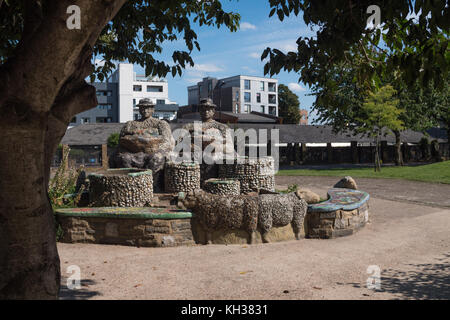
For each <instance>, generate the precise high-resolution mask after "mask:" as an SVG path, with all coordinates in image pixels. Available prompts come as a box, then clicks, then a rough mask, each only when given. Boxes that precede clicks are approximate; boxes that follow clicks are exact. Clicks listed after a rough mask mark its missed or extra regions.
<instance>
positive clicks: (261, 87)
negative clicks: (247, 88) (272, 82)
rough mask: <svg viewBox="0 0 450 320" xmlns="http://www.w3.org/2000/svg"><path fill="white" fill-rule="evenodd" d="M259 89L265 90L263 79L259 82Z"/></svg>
mask: <svg viewBox="0 0 450 320" xmlns="http://www.w3.org/2000/svg"><path fill="white" fill-rule="evenodd" d="M259 90H261V91H264V90H265V86H264V81H261V82H260V83H259Z"/></svg>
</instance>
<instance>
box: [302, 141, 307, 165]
mask: <svg viewBox="0 0 450 320" xmlns="http://www.w3.org/2000/svg"><path fill="white" fill-rule="evenodd" d="M301 151H302V162H303V164H305V163H306V162H307V161H308V154H307V152H308V149H307V148H306V143H302V144H301Z"/></svg>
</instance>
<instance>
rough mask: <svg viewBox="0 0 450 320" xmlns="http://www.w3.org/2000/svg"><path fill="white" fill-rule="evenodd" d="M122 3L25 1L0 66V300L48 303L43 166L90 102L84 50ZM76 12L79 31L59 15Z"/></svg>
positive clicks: (50, 253) (48, 217) (51, 291)
mask: <svg viewBox="0 0 450 320" xmlns="http://www.w3.org/2000/svg"><path fill="white" fill-rule="evenodd" d="M125 1H126V0H101V1H100V0H70V1H69V0H58V1H55V2H51V4H48V6H49V8H47V10H45V13H46V16H44V17H39V15H36V14H33V8H32V6H33V5H34V1H29V2H28V1H27V2H25V3H26V5H27V6H30V7H29V8H27V10H26V17H25V20H26V21H25V32H24V34H23V37H22V40H21V42H20V43H19V45H18V47H17V49H16V52H15V55H14V57H13V58H11V59H9V60H8V61H7V62H6V63H5V64H3V65H1V66H0V83H2V86H0V135H1V139H0V163H1V166H0V299H56V298H57V297H58V293H59V285H60V265H59V257H58V252H57V248H56V237H55V230H54V217H53V210H52V208H51V205H50V201H49V198H48V194H47V191H48V181H49V174H50V164H51V159H52V156H53V154H54V152H55V150H56V148H57V145H58V143H59V141H60V140H61V138H62V137H63V135H64V133H65V131H66V129H67V125H68V124H69V121H70V119H71V118H72V117H73V116H74V115H75V114H77V113H79V112H82V111H84V110H87V109H90V108H93V107H94V106H95V105H96V104H97V99H96V95H95V88H93V87H92V86H90V85H88V84H87V83H86V82H85V81H84V78H86V76H88V75H89V74H90V72H92V65H91V63H90V61H91V59H92V47H93V46H94V44H95V42H96V40H97V38H98V36H99V35H100V33H101V31H102V29H103V27H104V26H105V25H106V23H107V22H108V21H110V20H111V18H112V17H114V16H115V15H116V13H117V12H118V10H119V9H120V7H121V6H122V5H123V4H124V3H125ZM70 5H78V6H79V7H80V8H81V13H82V15H81V25H82V29H81V30H68V29H67V28H66V25H65V23H66V19H67V18H68V15H67V13H66V9H67V7H68V6H70Z"/></svg>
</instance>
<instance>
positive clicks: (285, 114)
mask: <svg viewBox="0 0 450 320" xmlns="http://www.w3.org/2000/svg"><path fill="white" fill-rule="evenodd" d="M278 115H279V116H280V117H281V118H283V123H284V124H298V123H299V122H300V118H301V116H300V101H298V96H297V95H296V94H295V93H293V92H292V91H291V90H290V89H289V88H288V87H287V86H285V85H284V84H280V85H279V86H278Z"/></svg>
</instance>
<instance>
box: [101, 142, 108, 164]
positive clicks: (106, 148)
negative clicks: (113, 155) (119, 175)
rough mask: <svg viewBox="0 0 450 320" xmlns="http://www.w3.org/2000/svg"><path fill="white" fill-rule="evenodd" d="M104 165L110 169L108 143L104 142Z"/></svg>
mask: <svg viewBox="0 0 450 320" xmlns="http://www.w3.org/2000/svg"><path fill="white" fill-rule="evenodd" d="M102 167H103V169H108V168H109V165H108V145H107V144H102Z"/></svg>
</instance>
